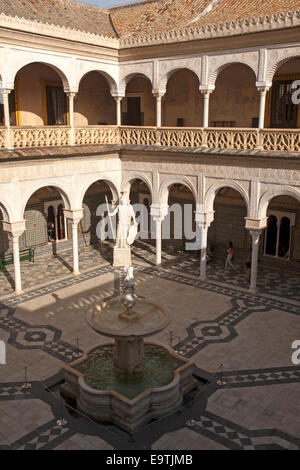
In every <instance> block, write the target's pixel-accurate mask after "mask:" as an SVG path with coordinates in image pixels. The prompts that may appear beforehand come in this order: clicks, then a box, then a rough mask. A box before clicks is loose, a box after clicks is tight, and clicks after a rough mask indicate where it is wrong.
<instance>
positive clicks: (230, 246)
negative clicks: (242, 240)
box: [225, 242, 234, 269]
mask: <svg viewBox="0 0 300 470" xmlns="http://www.w3.org/2000/svg"><path fill="white" fill-rule="evenodd" d="M232 260H233V244H232V242H228V247H227V257H226V262H225V269H228V267H230V268H234V265H233V264H232Z"/></svg>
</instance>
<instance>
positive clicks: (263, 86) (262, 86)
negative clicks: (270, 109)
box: [256, 82, 272, 93]
mask: <svg viewBox="0 0 300 470" xmlns="http://www.w3.org/2000/svg"><path fill="white" fill-rule="evenodd" d="M271 87H272V83H268V82H256V88H257V89H258V91H259V92H261V93H266V92H267V91H269V89H270V88H271Z"/></svg>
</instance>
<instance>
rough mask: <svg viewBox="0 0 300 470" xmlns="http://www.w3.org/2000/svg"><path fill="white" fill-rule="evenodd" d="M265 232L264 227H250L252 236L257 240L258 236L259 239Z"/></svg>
mask: <svg viewBox="0 0 300 470" xmlns="http://www.w3.org/2000/svg"><path fill="white" fill-rule="evenodd" d="M262 232H263V229H250V230H249V233H250V235H251V237H252V238H253V239H254V240H255V239H256V238H257V239H258V238H259V237H260V236H261V234H262Z"/></svg>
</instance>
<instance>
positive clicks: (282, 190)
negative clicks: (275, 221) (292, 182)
mask: <svg viewBox="0 0 300 470" xmlns="http://www.w3.org/2000/svg"><path fill="white" fill-rule="evenodd" d="M278 196H291V197H293V198H295V199H297V200H298V201H299V202H300V188H293V187H292V186H279V187H278V186H276V187H274V188H271V189H269V190H267V191H265V192H264V193H263V195H262V196H261V198H260V201H259V209H258V216H259V218H260V219H261V218H264V217H267V210H268V207H269V204H270V202H271V201H272V199H274V198H275V197H278Z"/></svg>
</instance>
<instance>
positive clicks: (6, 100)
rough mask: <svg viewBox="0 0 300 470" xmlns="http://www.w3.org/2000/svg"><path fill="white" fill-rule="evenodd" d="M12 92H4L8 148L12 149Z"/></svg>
mask: <svg viewBox="0 0 300 470" xmlns="http://www.w3.org/2000/svg"><path fill="white" fill-rule="evenodd" d="M10 92H11V90H3V91H2V97H3V112H4V125H5V127H6V131H7V148H8V149H11V148H12V146H11V135H10V110H9V93H10Z"/></svg>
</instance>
